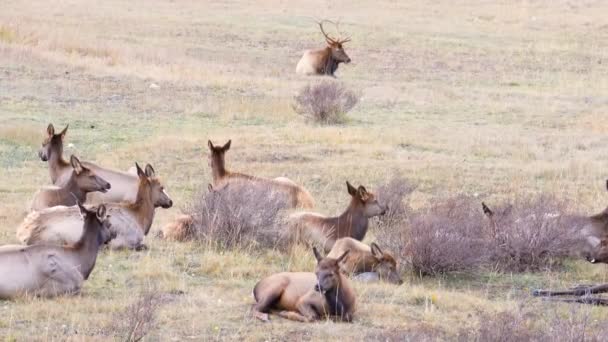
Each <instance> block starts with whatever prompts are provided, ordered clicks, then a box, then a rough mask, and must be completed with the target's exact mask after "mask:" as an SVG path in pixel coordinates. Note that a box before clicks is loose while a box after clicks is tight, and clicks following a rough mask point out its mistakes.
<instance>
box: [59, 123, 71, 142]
mask: <svg viewBox="0 0 608 342" xmlns="http://www.w3.org/2000/svg"><path fill="white" fill-rule="evenodd" d="M68 127H70V124H67V125H65V128H64V129H63V131H61V132H59V134H60V135H61V139H63V138H65V135H66V133H67V132H68Z"/></svg>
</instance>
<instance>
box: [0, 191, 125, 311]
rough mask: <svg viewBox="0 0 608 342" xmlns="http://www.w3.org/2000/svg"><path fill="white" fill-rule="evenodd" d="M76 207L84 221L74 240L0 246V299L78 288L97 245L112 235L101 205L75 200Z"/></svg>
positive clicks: (94, 257)
mask: <svg viewBox="0 0 608 342" xmlns="http://www.w3.org/2000/svg"><path fill="white" fill-rule="evenodd" d="M78 208H79V209H78V210H79V211H80V214H81V215H82V216H83V223H84V224H83V227H81V229H80V231H81V236H80V238H79V239H78V240H77V241H76V243H74V244H72V245H67V246H56V245H35V246H20V247H17V246H7V248H1V247H0V274H2V277H0V299H10V298H14V297H19V296H24V295H34V296H40V297H54V296H58V295H64V294H68V295H69V294H77V293H79V292H80V289H81V287H82V283H83V282H84V281H85V280H87V279H88V278H89V276H90V274H91V272H92V271H93V268H94V267H95V262H96V260H97V253H98V251H99V249H100V247H101V246H102V245H103V244H105V243H107V242H108V241H110V240H111V239H112V238H114V235H113V234H112V233H111V231H110V229H109V226H110V223H109V220H108V216H107V214H106V208H105V206H104V205H100V206H99V207H98V208H97V209H95V210H89V209H86V208H84V207H83V206H82V205H80V203H78Z"/></svg>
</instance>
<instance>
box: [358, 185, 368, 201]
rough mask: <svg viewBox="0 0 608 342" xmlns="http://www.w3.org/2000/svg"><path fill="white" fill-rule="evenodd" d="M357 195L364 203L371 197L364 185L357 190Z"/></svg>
mask: <svg viewBox="0 0 608 342" xmlns="http://www.w3.org/2000/svg"><path fill="white" fill-rule="evenodd" d="M357 194H358V195H359V198H360V199H361V200H362V201H363V202H365V201H367V198H368V197H369V194H368V193H367V190H366V189H365V187H364V186H363V185H359V188H358V189H357Z"/></svg>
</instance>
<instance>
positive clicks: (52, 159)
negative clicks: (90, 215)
mask: <svg viewBox="0 0 608 342" xmlns="http://www.w3.org/2000/svg"><path fill="white" fill-rule="evenodd" d="M67 130H68V126H66V127H65V128H64V129H63V130H62V131H61V132H59V134H55V128H54V127H53V124H49V126H48V127H47V137H46V139H45V140H44V141H43V143H42V147H41V148H40V150H39V151H38V156H39V157H40V159H41V160H42V161H44V162H48V167H49V174H50V176H51V181H52V182H53V185H56V186H59V187H64V186H65V185H66V184H67V183H68V181H69V179H70V176H71V174H72V170H73V168H72V165H71V164H70V163H68V162H67V161H65V160H64V159H63V142H64V140H65V136H66V134H67ZM81 164H82V165H83V166H84V167H86V168H88V169H89V170H91V171H93V172H94V173H95V174H97V175H98V176H99V177H101V178H103V179H105V180H106V181H107V182H109V183H110V184H112V188H111V189H109V190H108V191H107V192H105V193H100V192H95V193H89V194H88V195H87V202H89V203H118V202H121V201H131V202H132V201H135V197H136V196H137V185H138V179H137V175H134V174H130V173H127V172H121V171H114V170H110V169H107V168H103V167H101V166H98V165H96V164H93V163H90V162H86V161H83V162H82V163H81Z"/></svg>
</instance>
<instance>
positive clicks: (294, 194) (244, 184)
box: [163, 140, 315, 239]
mask: <svg viewBox="0 0 608 342" xmlns="http://www.w3.org/2000/svg"><path fill="white" fill-rule="evenodd" d="M231 143H232V140H228V142H227V143H226V144H224V145H223V146H216V145H213V143H212V142H211V140H209V141H208V143H207V144H208V146H209V151H210V154H209V166H210V167H211V173H212V178H213V186H212V187H210V191H212V188H214V189H216V190H218V191H219V190H222V189H224V188H225V187H226V186H227V185H229V184H232V185H231V186H237V187H239V188H238V189H242V190H243V191H246V190H249V189H251V188H253V187H263V188H267V189H270V191H271V192H272V193H273V194H274V195H276V196H279V197H278V198H283V197H284V198H285V200H286V202H287V203H286V206H287V207H288V208H298V207H300V208H306V209H311V208H313V207H314V205H315V202H314V199H313V198H312V196H311V195H310V193H309V192H308V191H307V190H306V189H305V188H304V187H302V186H300V185H298V184H296V183H295V182H293V181H292V180H290V179H288V178H285V177H278V178H275V179H266V178H260V177H255V176H250V175H246V174H243V173H237V172H230V171H228V170H227V169H226V159H225V157H226V152H227V151H228V150H229V149H230V145H231ZM281 196H282V197H281ZM193 222H194V218H193V217H192V216H190V215H180V216H179V217H178V218H177V219H176V220H174V221H173V222H171V223H169V224H168V225H167V226H165V227H164V228H163V236H166V237H169V238H170V237H176V238H178V239H181V238H182V237H184V238H185V237H186V236H185V235H184V234H183V232H187V231H191V227H190V226H191V225H192V223H193Z"/></svg>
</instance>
